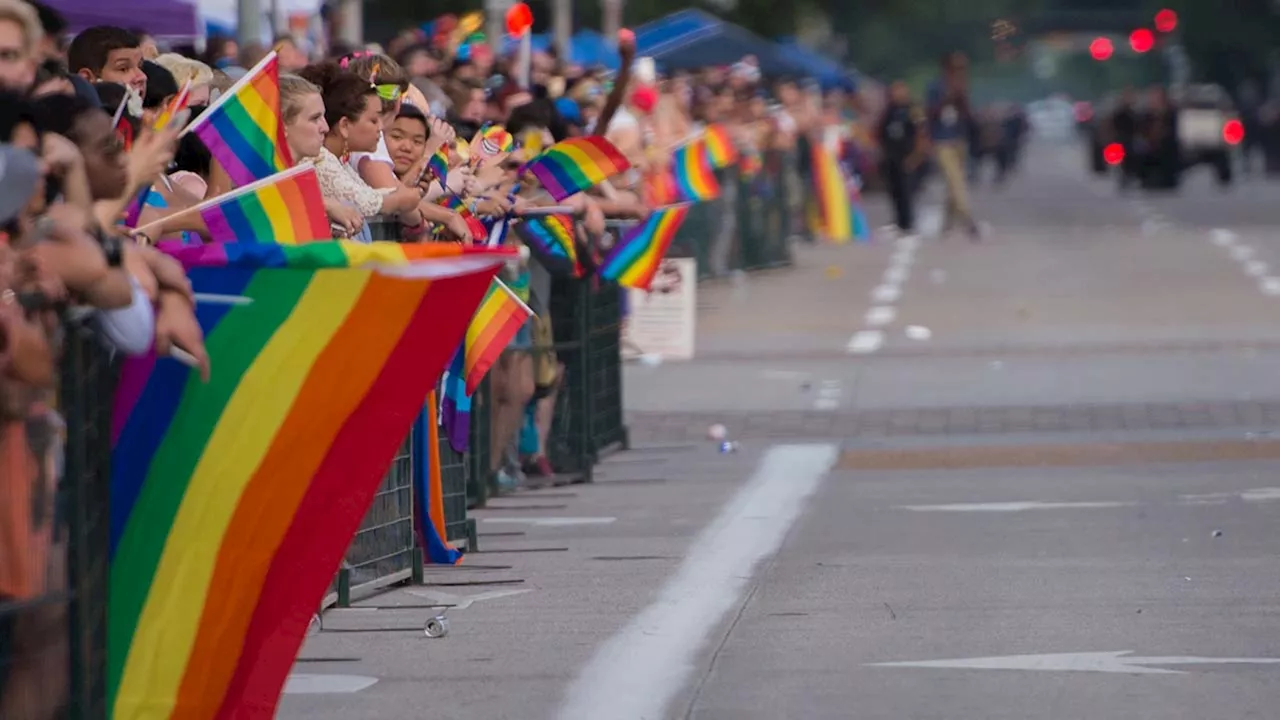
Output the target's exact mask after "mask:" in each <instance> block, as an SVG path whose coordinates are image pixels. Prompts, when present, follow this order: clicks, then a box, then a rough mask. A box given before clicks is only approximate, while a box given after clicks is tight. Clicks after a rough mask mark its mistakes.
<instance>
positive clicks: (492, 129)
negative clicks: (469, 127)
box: [471, 125, 516, 160]
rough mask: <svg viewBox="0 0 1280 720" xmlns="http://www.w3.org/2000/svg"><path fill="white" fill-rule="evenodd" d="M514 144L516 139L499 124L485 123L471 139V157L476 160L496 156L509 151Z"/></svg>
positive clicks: (513, 147)
mask: <svg viewBox="0 0 1280 720" xmlns="http://www.w3.org/2000/svg"><path fill="white" fill-rule="evenodd" d="M515 146H516V139H515V138H514V137H512V135H511V133H509V132H507V129H506V128H504V127H502V126H501V125H487V126H485V127H483V128H481V129H480V132H479V133H477V134H476V136H475V137H474V138H472V140H471V157H472V158H475V159H476V160H480V159H485V158H492V157H497V156H498V155H501V154H503V153H509V152H511V151H512V150H513V149H515Z"/></svg>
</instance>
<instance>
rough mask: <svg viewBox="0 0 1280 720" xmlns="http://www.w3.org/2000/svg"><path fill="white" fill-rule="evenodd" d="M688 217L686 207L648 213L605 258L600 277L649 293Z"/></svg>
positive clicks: (687, 208)
mask: <svg viewBox="0 0 1280 720" xmlns="http://www.w3.org/2000/svg"><path fill="white" fill-rule="evenodd" d="M688 214H689V206H688V205H676V206H673V207H668V208H659V209H657V210H654V211H653V212H651V213H649V217H648V219H647V220H645V221H644V222H643V223H641V224H640V225H637V226H636V227H634V228H632V229H631V231H630V232H628V233H627V234H626V235H625V236H623V238H622V240H621V241H619V242H618V245H617V247H615V248H614V249H613V250H612V251H611V252H610V253H609V255H608V256H607V257H605V259H604V262H603V263H602V264H601V265H600V277H602V278H604V279H606V280H612V281H614V282H616V283H618V284H619V285H621V286H623V287H629V288H636V289H639V290H648V289H649V286H650V285H651V284H652V283H653V277H654V275H656V274H657V272H658V266H659V265H660V264H661V263H662V258H663V257H664V256H666V254H667V248H669V247H671V241H672V240H673V239H675V236H676V232H677V231H678V230H679V229H680V224H681V223H683V222H684V219H685V216H686V215H688Z"/></svg>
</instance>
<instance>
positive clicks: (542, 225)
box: [515, 215, 582, 277]
mask: <svg viewBox="0 0 1280 720" xmlns="http://www.w3.org/2000/svg"><path fill="white" fill-rule="evenodd" d="M515 228H516V235H518V236H519V237H520V239H521V240H522V241H523V242H524V244H525V246H526V247H528V248H529V252H530V254H531V255H533V257H535V258H537V260H538V262H539V263H541V264H542V267H544V268H546V270H547V272H549V273H551V274H552V275H558V276H561V277H582V263H580V262H578V249H577V246H576V245H575V244H574V230H573V218H571V217H569V216H568V215H544V216H542V217H526V218H524V219H523V220H521V221H520V222H519V223H517V224H516V226H515Z"/></svg>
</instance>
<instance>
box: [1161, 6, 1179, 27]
mask: <svg viewBox="0 0 1280 720" xmlns="http://www.w3.org/2000/svg"><path fill="white" fill-rule="evenodd" d="M1177 27H1178V13H1176V12H1174V11H1172V10H1170V9H1168V8H1165V9H1164V10H1161V11H1160V12H1158V13H1156V30H1159V31H1160V32H1162V33H1169V32H1173V31H1174V29H1176V28H1177Z"/></svg>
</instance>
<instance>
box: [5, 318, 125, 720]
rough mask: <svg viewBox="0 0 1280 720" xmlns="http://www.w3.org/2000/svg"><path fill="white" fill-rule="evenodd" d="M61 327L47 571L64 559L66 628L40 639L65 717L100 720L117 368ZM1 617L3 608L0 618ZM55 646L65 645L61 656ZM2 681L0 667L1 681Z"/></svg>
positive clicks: (77, 329)
mask: <svg viewBox="0 0 1280 720" xmlns="http://www.w3.org/2000/svg"><path fill="white" fill-rule="evenodd" d="M63 328H64V331H65V334H64V340H63V354H62V359H61V365H62V367H61V380H60V385H59V391H58V404H59V411H60V414H61V415H62V419H63V422H64V423H65V424H66V428H67V432H66V444H65V446H64V448H63V459H64V464H63V470H62V477H61V478H60V481H59V483H58V485H59V487H58V495H59V500H58V508H59V509H58V511H57V512H55V518H53V519H51V520H52V521H54V522H57V526H56V527H55V533H54V541H53V546H52V548H51V557H50V566H49V567H50V569H51V570H52V569H53V568H56V567H58V566H59V565H60V563H58V562H57V556H58V554H59V553H65V558H66V566H65V567H66V574H65V575H62V574H61V573H58V575H55V576H53V577H52V578H51V579H52V582H54V583H57V589H58V591H59V592H62V593H65V594H64V597H65V598H66V599H67V600H69V602H68V603H67V605H66V616H65V619H66V624H65V625H62V626H61V628H57V627H54V628H51V630H52V632H50V633H49V634H47V635H46V634H45V632H44V631H43V630H41V631H39V632H40V634H41V638H42V642H44V643H48V648H49V650H48V651H49V652H54V653H57V654H58V655H59V657H60V658H62V657H65V658H66V665H65V666H64V667H67V668H68V674H67V686H68V688H69V692H68V694H67V698H68V703H67V711H68V712H67V717H70V718H78V719H80V720H97V719H98V718H106V717H107V715H108V712H107V706H106V704H107V685H106V678H107V675H106V664H107V654H106V650H107V622H106V620H107V577H108V559H109V556H108V552H109V550H108V549H109V548H110V547H111V536H110V533H109V527H108V524H109V515H108V507H109V506H110V497H111V423H112V419H111V410H112V401H111V398H112V397H113V396H114V394H115V385H116V381H117V379H118V377H119V367H118V366H117V365H116V364H115V363H113V362H112V361H111V359H110V353H109V352H108V351H107V350H106V348H105V345H103V342H102V340H101V338H99V337H98V336H97V334H96V332H95V331H93V330H92V329H91V328H90V327H89V326H87V325H85V324H82V323H80V322H76V321H67V322H64V324H63ZM63 578H65V582H64V581H63ZM51 589H52V588H51ZM31 609H32V610H36V608H34V607H33V608H31ZM44 609H45V610H53V609H55V608H54V607H52V606H50V607H46V608H44ZM3 614H4V611H3V610H2V609H0V616H2V615H3ZM55 617H56V615H55ZM38 618H39V614H37V615H36V616H35V619H36V623H38V622H39V619H38ZM2 621H3V618H0V622H2ZM24 622H28V621H24ZM36 623H32V626H33V627H34V626H35V624H36ZM60 632H64V633H65V634H60ZM59 640H65V641H66V644H65V645H62V646H61V648H60V649H59V645H58V641H59ZM0 663H3V660H0ZM3 674H5V673H4V672H3V668H0V675H3ZM43 681H44V682H47V683H49V684H50V688H49V689H50V690H51V691H54V690H53V687H54V685H55V684H56V681H57V679H56V678H54V677H44V678H43ZM0 692H3V681H0ZM54 692H56V691H54Z"/></svg>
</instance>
